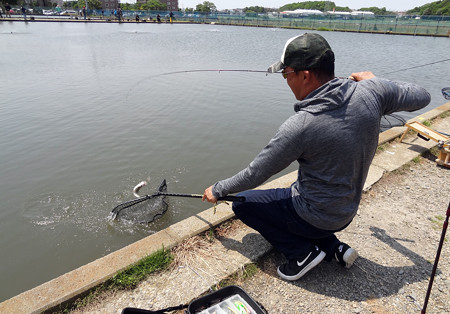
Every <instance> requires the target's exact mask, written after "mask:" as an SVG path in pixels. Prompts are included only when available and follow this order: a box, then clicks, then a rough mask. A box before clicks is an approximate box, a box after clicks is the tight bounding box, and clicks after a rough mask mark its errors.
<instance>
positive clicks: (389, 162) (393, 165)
mask: <svg viewBox="0 0 450 314" xmlns="http://www.w3.org/2000/svg"><path fill="white" fill-rule="evenodd" d="M449 110H450V102H449V103H446V104H444V105H442V106H440V107H438V108H436V109H433V110H431V111H429V112H426V113H424V114H422V115H420V116H418V117H416V118H414V119H412V120H417V121H423V120H432V119H433V118H436V117H439V116H441V115H443V114H444V113H446V112H447V111H449ZM449 123H450V117H449V116H446V117H445V118H444V119H441V121H440V124H438V125H437V127H438V128H439V129H441V128H442V130H444V131H445V130H447V132H448V130H450V125H449ZM404 130H405V128H404V127H397V128H393V129H390V130H388V131H386V132H383V133H382V134H381V135H380V140H379V144H380V145H381V144H383V143H387V142H389V141H391V140H393V139H395V138H397V137H399V136H400V135H401V134H402V133H403V131H404ZM433 146H435V143H433V141H429V142H425V141H423V140H420V139H417V138H415V139H413V141H412V142H409V143H402V144H400V143H399V144H396V145H392V146H391V147H390V148H389V150H388V151H387V152H386V153H383V154H380V155H378V157H376V158H375V159H374V161H373V163H372V166H371V169H370V171H369V177H368V179H367V181H366V185H365V190H368V189H369V188H370V187H371V186H372V185H373V184H375V183H376V182H377V181H378V180H380V179H381V178H382V176H383V174H384V173H386V172H392V171H394V170H396V169H398V168H400V167H402V165H404V164H405V163H407V162H408V161H410V160H412V159H413V158H415V157H416V156H418V155H420V153H422V152H424V151H426V150H428V149H430V148H431V147H433ZM295 176H296V173H295V172H293V173H290V174H288V175H286V176H284V177H281V178H279V179H276V180H273V181H271V182H269V183H267V184H265V185H264V186H262V187H261V188H270V187H275V186H278V187H279V186H289V184H290V183H291V182H292V181H293V180H294V179H295ZM232 217H234V214H233V212H232V211H231V208H230V205H227V204H220V205H219V206H217V212H216V213H215V214H214V213H213V210H212V209H208V210H205V211H203V212H201V213H199V214H197V215H194V216H192V217H189V218H188V219H185V220H183V221H181V222H179V223H176V224H174V225H172V226H170V227H168V228H166V229H164V230H161V231H160V232H158V233H156V234H153V235H151V236H149V237H147V238H144V239H142V240H140V241H137V242H135V243H133V244H131V245H129V246H127V247H125V248H123V249H120V250H118V251H116V252H113V253H111V254H109V255H107V256H105V257H102V258H100V259H98V260H96V261H94V262H92V263H89V264H87V265H85V266H82V267H80V268H78V269H75V270H73V271H71V272H69V273H66V274H64V275H62V276H60V277H58V278H55V279H53V280H51V281H49V282H46V283H44V284H42V285H40V286H38V287H36V288H34V289H31V290H28V291H26V292H24V293H22V294H20V295H18V296H16V297H13V298H11V299H9V300H6V301H4V302H2V303H0V312H4V313H35V312H37V313H38V312H42V311H46V310H49V309H52V308H55V307H58V306H59V305H60V304H62V303H64V302H67V301H69V300H71V299H73V298H76V297H77V296H79V295H81V294H83V293H85V292H87V291H88V290H90V289H91V288H93V287H95V286H97V285H99V284H101V283H102V282H104V281H106V280H107V279H109V278H111V277H112V276H113V275H114V274H116V273H117V272H119V271H121V270H123V269H125V268H126V267H128V266H129V265H132V264H134V263H136V262H138V261H139V260H140V259H142V258H143V257H145V256H147V255H149V254H151V253H153V252H155V251H156V250H158V249H161V248H162V247H164V248H166V249H168V248H173V247H175V246H176V245H177V244H179V243H181V242H182V241H184V240H186V239H188V238H191V237H193V236H195V235H197V234H199V233H202V232H204V231H206V230H209V229H210V228H213V227H215V226H218V225H220V224H221V223H223V222H225V221H227V220H229V219H230V218H232ZM243 230H244V229H243ZM248 232H249V231H248V230H246V231H243V234H242V236H243V237H245V236H246V235H247V234H249V233H248ZM252 234H254V233H252ZM254 235H255V236H256V237H255V236H253V235H251V236H247V239H250V240H251V241H250V240H249V241H248V242H249V244H250V245H249V247H248V249H247V248H246V249H245V254H242V252H243V251H242V250H237V251H236V253H235V254H237V255H236V256H231V257H232V260H233V261H234V262H228V261H227V262H226V263H223V264H224V270H223V272H224V273H221V275H220V277H222V278H223V277H225V274H226V273H229V274H231V273H233V272H235V271H236V270H237V269H239V268H240V267H241V265H242V264H245V263H248V262H249V261H251V260H256V259H258V258H259V257H261V256H262V255H264V254H266V253H267V252H268V251H269V246H268V245H265V246H263V245H252V244H255V242H252V241H257V242H256V243H258V241H261V240H260V239H259V237H258V236H259V235H257V234H254ZM232 242H233V243H235V242H234V241H232ZM237 244H238V245H239V243H237ZM250 248H253V251H252V249H250ZM228 253H229V252H228V251H227V250H226V254H228ZM190 276H192V273H190ZM214 280H216V279H215V278H214ZM186 284H188V286H189V287H188V288H187V289H183V291H187V292H189V293H194V294H197V293H200V292H199V291H197V290H196V289H193V287H191V284H190V282H187V283H186ZM197 288H200V289H203V290H204V288H202V286H201V285H200V286H198V285H197ZM202 292H204V291H202ZM202 292H201V293H202ZM197 295H198V294H197ZM184 297H185V298H188V300H187V301H189V300H190V299H189V298H191V299H192V298H193V297H195V296H192V295H191V296H184ZM167 301H172V300H167ZM187 301H183V302H187ZM171 304H172V305H173V303H171Z"/></svg>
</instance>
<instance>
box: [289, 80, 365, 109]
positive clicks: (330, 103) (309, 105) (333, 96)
mask: <svg viewBox="0 0 450 314" xmlns="http://www.w3.org/2000/svg"><path fill="white" fill-rule="evenodd" d="M356 85H357V84H356V82H354V81H352V80H349V79H341V78H335V79H333V80H331V81H329V82H327V83H325V84H324V85H322V86H320V87H319V88H317V89H316V90H314V91H312V92H311V93H310V94H309V95H308V96H306V98H305V99H303V100H302V101H300V102H298V103H296V104H295V105H294V110H295V112H298V111H306V112H309V113H321V112H326V111H331V110H335V109H337V108H340V107H342V106H344V105H345V104H346V103H347V102H348V101H349V100H350V97H351V96H352V94H353V92H354V91H355V89H356Z"/></svg>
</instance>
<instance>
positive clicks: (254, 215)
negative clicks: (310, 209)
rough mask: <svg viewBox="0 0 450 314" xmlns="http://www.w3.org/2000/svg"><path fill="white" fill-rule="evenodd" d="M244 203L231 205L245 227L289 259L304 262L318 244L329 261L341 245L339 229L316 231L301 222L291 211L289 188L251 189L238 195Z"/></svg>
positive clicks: (304, 222) (293, 211) (294, 212)
mask: <svg viewBox="0 0 450 314" xmlns="http://www.w3.org/2000/svg"><path fill="white" fill-rule="evenodd" d="M238 196H245V202H233V207H232V208H233V211H234V213H235V214H236V217H237V218H239V219H240V220H241V221H242V222H243V223H245V224H246V225H247V226H249V227H251V228H253V229H255V230H256V231H258V232H259V233H260V234H261V235H262V236H263V237H264V238H265V239H266V240H267V241H269V243H270V244H272V246H273V247H275V248H276V249H277V250H279V251H280V252H281V253H283V254H284V256H285V257H286V258H287V259H288V260H293V259H303V258H305V257H306V256H307V255H308V254H309V252H311V251H312V249H313V248H314V246H315V245H317V246H318V247H319V248H320V249H321V250H322V251H324V252H325V253H326V254H327V256H326V259H327V260H331V258H332V257H333V256H334V250H335V249H336V248H337V246H338V245H339V244H340V242H339V240H338V238H337V237H336V236H335V235H334V233H335V232H337V231H340V230H342V229H344V228H345V227H347V226H345V227H344V228H341V229H340V230H335V231H330V230H322V229H318V228H316V227H314V226H312V225H311V224H309V223H308V222H306V221H304V220H303V219H302V218H300V216H299V215H298V214H297V212H296V211H295V209H294V206H293V204H292V198H291V189H290V188H287V189H270V190H250V191H245V192H242V193H239V194H238Z"/></svg>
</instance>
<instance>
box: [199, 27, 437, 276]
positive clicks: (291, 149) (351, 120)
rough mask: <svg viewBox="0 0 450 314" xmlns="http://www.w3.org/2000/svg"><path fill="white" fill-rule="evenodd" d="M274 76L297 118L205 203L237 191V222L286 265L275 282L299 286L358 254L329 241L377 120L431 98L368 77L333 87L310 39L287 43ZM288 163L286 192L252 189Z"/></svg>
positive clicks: (365, 167) (328, 66)
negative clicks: (325, 264) (318, 269)
mask: <svg viewBox="0 0 450 314" xmlns="http://www.w3.org/2000/svg"><path fill="white" fill-rule="evenodd" d="M280 71H281V75H282V78H284V79H285V80H286V82H287V85H288V86H289V87H290V89H291V91H292V93H293V94H294V96H295V98H296V99H297V100H298V102H297V103H296V104H295V105H294V110H295V114H293V115H292V116H290V117H289V118H288V119H287V120H286V121H285V122H284V123H283V124H282V125H281V126H280V128H279V129H278V132H277V133H276V134H275V136H274V137H273V138H272V139H271V140H270V142H269V143H268V144H267V145H266V146H265V147H264V148H263V149H262V150H261V152H260V153H259V154H258V155H257V156H256V157H255V158H254V159H253V161H252V162H250V164H249V165H248V166H247V167H246V168H244V169H243V170H242V171H240V172H239V173H237V174H236V175H234V176H232V177H230V178H228V179H225V180H220V181H218V182H216V183H215V184H213V185H212V186H210V187H209V188H207V189H206V190H205V192H204V194H203V199H204V200H208V201H209V202H212V203H215V202H217V200H218V199H219V198H220V197H223V196H226V195H227V194H230V193H238V192H241V193H239V194H238V196H244V197H245V202H234V203H233V206H232V209H233V211H234V213H235V214H236V217H237V218H239V219H240V220H241V221H242V222H244V223H245V224H247V225H248V226H250V227H251V228H253V229H255V230H256V231H258V232H259V233H260V234H261V235H262V236H264V238H266V240H267V241H268V242H270V243H271V244H272V246H273V247H274V248H276V249H277V250H278V251H279V252H281V253H283V255H284V256H285V257H286V260H287V261H286V263H284V264H282V265H280V266H279V267H278V269H277V273H278V275H279V276H280V277H281V278H283V279H285V280H298V279H299V278H301V277H302V276H303V275H305V274H306V273H307V272H308V271H310V270H311V269H313V268H314V267H315V266H317V265H318V264H319V263H320V262H321V261H322V260H323V259H325V260H329V261H331V260H332V259H335V260H336V261H337V262H338V263H339V264H341V265H342V266H344V267H347V268H349V267H350V266H352V264H353V262H354V261H355V260H356V258H357V257H358V253H357V251H356V250H355V249H353V248H351V247H350V246H349V245H348V244H346V243H343V242H341V241H339V239H338V238H337V237H336V235H335V233H336V232H338V231H341V230H344V229H345V228H346V227H347V226H348V225H349V224H350V223H351V222H352V220H353V218H354V217H355V215H356V213H357V210H358V206H359V203H360V201H361V196H362V191H363V187H364V182H365V181H366V178H367V174H368V172H369V166H370V164H371V162H372V159H373V157H374V155H375V152H376V150H377V146H378V136H379V133H380V120H381V119H382V117H383V116H384V115H388V114H391V113H394V112H398V111H415V110H418V109H421V108H424V107H425V106H426V105H428V103H429V102H430V94H429V93H428V92H427V91H426V90H425V89H423V88H422V87H420V86H418V85H416V84H412V83H404V82H395V81H391V80H387V79H383V78H379V77H375V75H374V74H372V73H371V72H358V73H352V75H351V79H347V78H336V77H335V75H334V53H333V51H332V50H331V47H330V46H329V44H328V42H327V41H326V40H325V38H323V37H322V36H320V35H319V34H315V33H306V34H302V35H299V36H296V37H293V38H291V39H289V40H288V41H287V42H286V44H285V46H284V49H283V53H282V55H281V59H279V61H278V62H276V63H275V64H273V65H272V66H270V67H269V69H268V72H271V73H275V72H277V73H279V72H280ZM281 75H280V76H281ZM274 110H280V109H279V108H274ZM294 162H297V163H298V173H297V179H296V180H295V182H293V183H292V185H291V186H290V187H288V188H278V189H268V190H252V189H254V188H256V187H258V186H259V185H260V184H262V183H264V182H265V181H266V180H268V179H269V178H270V177H271V176H273V175H275V174H277V173H279V172H280V171H282V170H283V169H285V168H286V167H288V166H289V165H291V164H292V163H294ZM318 275H319V276H321V275H320V274H318Z"/></svg>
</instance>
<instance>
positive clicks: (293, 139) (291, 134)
mask: <svg viewBox="0 0 450 314" xmlns="http://www.w3.org/2000/svg"><path fill="white" fill-rule="evenodd" d="M300 120H301V114H295V115H293V116H291V117H290V118H289V119H288V120H286V121H285V122H284V123H283V124H282V125H281V126H280V128H279V130H278V132H277V133H276V134H275V136H274V137H273V138H272V139H271V140H270V142H269V143H268V144H267V145H266V147H264V148H263V150H262V151H261V152H260V153H259V154H258V155H257V156H256V157H255V158H254V159H253V161H252V162H251V163H250V164H249V165H248V166H247V167H246V168H245V169H243V170H241V171H240V172H239V173H237V174H236V175H234V176H232V177H230V178H228V179H225V180H222V181H219V182H217V183H215V184H214V185H213V194H214V196H215V197H217V198H219V197H222V196H226V195H228V194H230V193H236V192H241V191H245V190H249V189H253V188H256V187H257V186H259V185H260V184H262V183H264V182H265V181H266V180H267V179H269V178H270V177H271V176H273V175H274V174H277V173H278V172H280V171H282V170H283V169H285V168H287V167H288V166H289V165H290V164H291V163H292V162H293V161H295V160H297V159H298V158H299V156H300V155H301V153H302V145H301V143H300V141H301V124H302V123H301V121H300Z"/></svg>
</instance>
